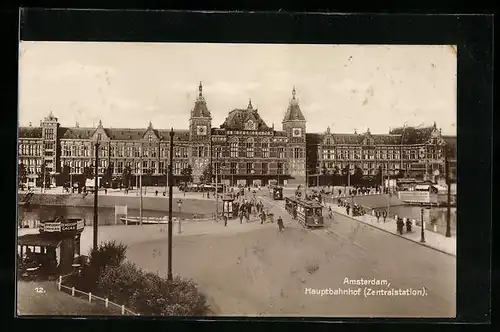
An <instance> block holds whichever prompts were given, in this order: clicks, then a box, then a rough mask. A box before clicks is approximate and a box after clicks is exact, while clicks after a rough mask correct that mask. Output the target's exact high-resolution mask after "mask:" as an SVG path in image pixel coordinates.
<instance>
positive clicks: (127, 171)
mask: <svg viewBox="0 0 500 332" xmlns="http://www.w3.org/2000/svg"><path fill="white" fill-rule="evenodd" d="M131 178H132V168H131V167H130V165H127V166H125V167H124V168H123V177H122V182H123V186H124V187H125V189H128V188H130V180H131Z"/></svg>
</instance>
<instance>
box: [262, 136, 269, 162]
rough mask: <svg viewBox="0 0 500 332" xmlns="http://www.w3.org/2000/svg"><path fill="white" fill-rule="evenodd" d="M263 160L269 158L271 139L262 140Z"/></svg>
mask: <svg viewBox="0 0 500 332" xmlns="http://www.w3.org/2000/svg"><path fill="white" fill-rule="evenodd" d="M262 158H269V139H268V138H264V139H263V140H262Z"/></svg>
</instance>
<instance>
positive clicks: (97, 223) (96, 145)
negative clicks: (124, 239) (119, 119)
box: [93, 139, 100, 250]
mask: <svg viewBox="0 0 500 332" xmlns="http://www.w3.org/2000/svg"><path fill="white" fill-rule="evenodd" d="M99 145H100V144H99V139H97V140H96V143H95V165H94V166H95V167H94V224H93V228H94V243H93V244H94V250H97V232H98V228H99V217H98V212H97V204H98V202H97V196H98V191H99V188H98V176H99V168H98V165H99Z"/></svg>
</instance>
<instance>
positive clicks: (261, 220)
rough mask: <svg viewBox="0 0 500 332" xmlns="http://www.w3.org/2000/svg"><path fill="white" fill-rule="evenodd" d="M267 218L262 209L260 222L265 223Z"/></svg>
mask: <svg viewBox="0 0 500 332" xmlns="http://www.w3.org/2000/svg"><path fill="white" fill-rule="evenodd" d="M265 220H266V213H265V212H264V211H262V213H261V214H260V224H261V225H263V224H264V221H265Z"/></svg>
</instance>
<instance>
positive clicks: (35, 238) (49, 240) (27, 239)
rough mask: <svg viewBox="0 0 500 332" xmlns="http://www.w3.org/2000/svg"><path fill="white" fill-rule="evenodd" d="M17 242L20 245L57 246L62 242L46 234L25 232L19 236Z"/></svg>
mask: <svg viewBox="0 0 500 332" xmlns="http://www.w3.org/2000/svg"><path fill="white" fill-rule="evenodd" d="M17 244H18V245H20V246H40V247H51V248H57V247H59V245H60V244H61V240H60V239H58V238H55V237H52V236H47V235H44V234H25V235H22V236H19V237H18V238H17Z"/></svg>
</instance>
